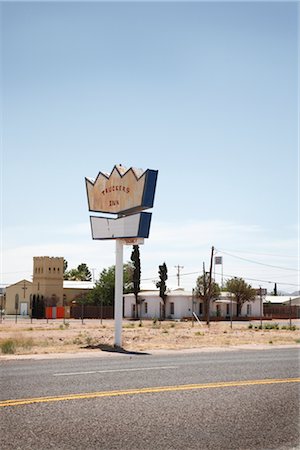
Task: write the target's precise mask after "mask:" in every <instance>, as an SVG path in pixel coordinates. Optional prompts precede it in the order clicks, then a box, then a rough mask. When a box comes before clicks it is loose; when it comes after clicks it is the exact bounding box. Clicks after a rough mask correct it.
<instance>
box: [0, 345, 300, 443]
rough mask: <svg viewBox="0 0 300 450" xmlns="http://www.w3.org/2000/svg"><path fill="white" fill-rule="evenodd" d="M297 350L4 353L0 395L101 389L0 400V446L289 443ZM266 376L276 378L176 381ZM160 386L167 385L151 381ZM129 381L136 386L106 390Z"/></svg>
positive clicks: (294, 418)
mask: <svg viewBox="0 0 300 450" xmlns="http://www.w3.org/2000/svg"><path fill="white" fill-rule="evenodd" d="M298 356H299V354H298V351H297V350H296V349H284V350H281V349H272V350H268V351H250V350H248V351H234V352H211V353H188V352H187V353H184V354H182V353H180V354H177V353H173V352H172V353H171V354H161V355H140V356H138V355H118V356H114V355H113V356H111V357H109V358H107V357H106V358H83V359H82V358H81V359H72V360H65V359H58V360H43V361H28V360H27V361H25V360H24V361H5V362H4V361H2V362H1V368H2V370H1V398H2V400H6V399H21V398H27V399H28V398H32V397H44V396H49V395H50V396H58V395H63V396H65V395H67V394H78V393H81V394H82V393H83V394H86V393H95V392H98V393H103V392H106V397H96V398H89V399H87V398H82V399H77V400H59V401H56V402H55V403H49V402H47V403H42V404H31V405H23V406H10V407H6V408H0V412H1V428H3V429H2V432H1V436H2V439H1V448H5V449H6V448H7V449H9V448H22V449H27V448H28V449H29V448H30V449H31V448H32V449H38V448H39V449H44V448H45V449H46V448H57V449H60V448H61V449H69V448H70V449H71V448H87V449H88V448H90V449H94V448H103V449H113V448H118V449H119V448H120V449H121V448H123V449H126V448H130V449H152V448H154V449H156V448H160V449H165V448H166V449H168V448H178V449H181V448H185V449H193V448H200V449H211V448H220V449H226V450H227V449H231V448H232V449H235V448H237V449H242V450H246V449H248V448H249V449H252V448H255V449H291V448H297V446H298V444H299V383H288V382H287V381H288V380H289V379H291V378H296V377H299V358H298ZM266 379H279V380H281V383H280V384H275V383H274V384H268V385H263V384H259V383H258V382H255V384H252V385H248V386H244V385H240V384H238V383H236V385H235V386H226V385H220V386H219V387H212V385H210V386H209V387H206V388H205V389H203V388H200V387H198V388H194V389H189V388H184V390H179V389H176V386H186V385H189V384H193V385H195V384H196V385H198V386H203V384H207V383H216V382H221V383H222V382H228V381H237V382H240V381H246V380H253V381H255V380H266ZM166 386H171V387H173V390H172V391H167V390H166V389H165V390H161V391H158V392H155V390H153V387H162V388H164V387H166ZM144 388H149V390H148V392H147V393H145V392H143V389H144ZM128 389H135V391H136V392H135V393H132V394H131V395H128V394H127V395H118V396H112V395H110V394H109V392H111V391H121V390H128ZM151 389H152V390H151Z"/></svg>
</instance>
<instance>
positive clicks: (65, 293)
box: [5, 256, 94, 317]
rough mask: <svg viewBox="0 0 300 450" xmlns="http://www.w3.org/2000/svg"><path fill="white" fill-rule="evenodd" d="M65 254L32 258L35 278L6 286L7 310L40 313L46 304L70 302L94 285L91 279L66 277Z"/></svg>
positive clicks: (61, 304) (25, 313) (66, 303)
mask: <svg viewBox="0 0 300 450" xmlns="http://www.w3.org/2000/svg"><path fill="white" fill-rule="evenodd" d="M63 272H64V258H63V257H49V256H39V257H34V258H33V279H32V281H29V280H26V279H24V280H21V281H18V282H17V283H14V284H11V285H10V286H7V287H6V302H5V303H6V304H5V313H6V314H16V313H17V314H20V315H24V316H27V315H31V314H32V316H33V317H39V316H40V315H41V314H42V311H43V310H44V308H45V306H67V305H70V304H71V303H72V301H74V300H75V301H76V298H78V297H79V296H80V295H82V294H85V293H87V292H88V291H89V290H91V289H93V287H94V283H93V282H89V281H65V280H64V279H63V275H64V273H63Z"/></svg>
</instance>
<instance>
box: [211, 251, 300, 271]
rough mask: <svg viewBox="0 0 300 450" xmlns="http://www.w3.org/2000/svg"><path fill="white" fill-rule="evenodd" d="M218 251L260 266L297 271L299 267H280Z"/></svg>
mask: <svg viewBox="0 0 300 450" xmlns="http://www.w3.org/2000/svg"><path fill="white" fill-rule="evenodd" d="M217 251H218V252H219V253H223V255H227V256H231V257H232V258H237V259H241V260H243V261H247V262H251V263H253V264H259V265H260V266H266V267H272V268H273V269H280V270H292V271H294V272H299V269H291V268H290V267H280V266H274V265H272V264H266V263H262V262H259V261H253V260H252V259H247V258H242V257H241V256H236V255H233V254H231V253H228V252H224V251H222V250H219V249H218V250H217Z"/></svg>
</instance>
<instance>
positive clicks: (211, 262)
mask: <svg viewBox="0 0 300 450" xmlns="http://www.w3.org/2000/svg"><path fill="white" fill-rule="evenodd" d="M214 250H215V249H214V247H212V248H211V256H210V268H209V280H208V295H207V297H208V299H207V309H208V314H207V325H208V326H209V319H210V296H211V278H212V266H213V258H214Z"/></svg>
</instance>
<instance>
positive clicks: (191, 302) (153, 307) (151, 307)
mask: <svg viewBox="0 0 300 450" xmlns="http://www.w3.org/2000/svg"><path fill="white" fill-rule="evenodd" d="M139 299H140V300H141V306H140V305H139V306H138V308H139V312H140V308H141V312H142V314H141V316H142V318H144V319H160V318H162V307H163V303H162V299H161V298H160V296H159V290H149V291H141V292H140V293H139ZM135 308H136V305H135V296H134V294H125V295H124V317H126V318H135V317H136V314H135V313H136V311H135ZM231 308H232V316H233V317H235V316H236V309H237V308H236V302H235V301H234V300H233V298H232V297H231V296H230V294H229V293H228V292H222V293H221V295H220V297H219V299H218V300H216V301H213V302H212V303H211V313H210V316H211V317H212V318H213V317H220V318H221V317H223V318H230V316H231ZM193 312H195V313H196V314H197V316H198V317H199V318H201V317H202V318H203V317H204V314H205V310H204V305H203V301H202V300H201V299H199V298H197V297H194V298H193V292H192V291H185V290H184V289H182V288H178V289H174V290H168V291H167V298H166V319H184V318H191V317H192V314H193ZM261 312H262V305H261V301H260V298H259V297H256V299H255V301H254V302H247V303H244V304H243V306H242V310H241V317H259V316H260V314H261ZM139 315H140V314H139Z"/></svg>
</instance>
